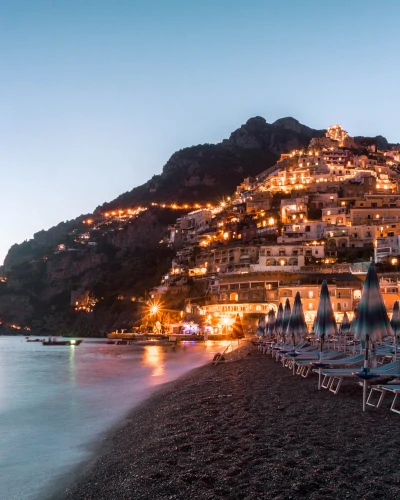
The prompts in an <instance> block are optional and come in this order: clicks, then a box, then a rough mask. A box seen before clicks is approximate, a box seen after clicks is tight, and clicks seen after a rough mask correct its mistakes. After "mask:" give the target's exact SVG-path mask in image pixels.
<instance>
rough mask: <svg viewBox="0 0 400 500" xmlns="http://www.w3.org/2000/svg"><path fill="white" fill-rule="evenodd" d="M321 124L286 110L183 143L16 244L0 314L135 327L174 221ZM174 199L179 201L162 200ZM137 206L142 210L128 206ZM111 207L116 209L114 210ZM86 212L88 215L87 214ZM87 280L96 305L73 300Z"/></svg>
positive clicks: (44, 325)
mask: <svg viewBox="0 0 400 500" xmlns="http://www.w3.org/2000/svg"><path fill="white" fill-rule="evenodd" d="M324 133H325V131H324V130H314V129H312V128H310V127H307V126H305V125H302V124H301V123H299V122H298V121H297V120H295V119H294V118H290V117H289V118H282V119H280V120H277V121H276V122H274V123H267V122H266V120H265V119H264V118H262V117H259V116H257V117H254V118H250V119H249V120H248V121H247V122H246V123H245V124H243V125H242V126H240V127H239V128H238V129H237V130H235V131H234V132H232V133H231V134H230V136H229V138H227V139H225V140H223V141H222V142H221V143H219V144H203V145H197V146H192V147H188V148H184V149H182V150H180V151H177V152H176V153H174V154H173V155H172V156H171V158H170V159H169V160H168V161H167V163H166V164H165V165H164V167H163V168H162V172H161V173H160V174H159V175H154V176H153V177H152V178H151V179H150V180H149V181H148V182H146V183H145V184H143V185H141V186H138V187H135V188H133V189H132V190H130V191H128V192H126V193H124V194H121V195H120V196H119V197H118V198H116V199H115V200H113V201H111V202H107V203H104V204H103V205H101V206H99V207H97V208H96V210H95V211H94V213H93V214H92V215H90V216H88V215H86V216H80V217H78V218H76V219H73V220H71V221H68V222H61V223H60V224H58V225H57V226H55V227H54V228H51V229H49V230H47V231H40V232H39V233H36V234H35V235H34V237H33V239H31V240H28V241H25V242H23V243H22V244H19V245H18V244H15V245H13V246H12V247H11V248H10V250H9V252H8V254H7V257H6V259H5V263H4V270H3V274H4V276H3V277H2V278H3V279H2V280H0V319H1V320H2V322H3V324H4V325H7V324H8V325H9V324H12V323H14V324H17V325H19V326H26V327H29V328H32V329H33V331H36V332H38V333H39V332H44V333H46V332H52V333H58V332H74V333H75V334H80V335H99V334H100V333H101V334H104V333H106V332H107V331H110V330H111V329H114V328H129V327H131V326H132V324H133V323H134V321H135V319H137V317H138V315H139V314H140V312H141V310H142V307H143V305H142V302H140V300H139V299H140V297H141V296H143V294H144V293H145V290H149V289H150V288H151V287H152V286H154V285H156V284H158V283H159V282H160V278H161V276H162V275H163V273H165V272H166V271H167V269H168V268H169V266H170V262H171V258H172V256H173V251H172V250H171V249H170V248H168V247H167V246H166V245H165V244H164V243H163V238H164V237H165V234H166V231H167V227H168V225H169V224H172V223H173V222H174V221H175V219H176V217H178V216H179V215H180V214H184V213H187V212H188V211H190V209H189V206H192V207H193V205H194V204H195V203H202V204H204V203H208V202H214V201H217V200H220V199H221V198H222V197H224V196H227V195H230V194H231V193H232V192H234V191H235V188H236V186H237V185H239V184H240V183H241V182H242V181H243V178H246V177H249V176H255V175H257V174H259V173H260V172H263V171H265V170H266V169H268V168H269V167H271V166H272V165H274V164H275V163H276V161H277V159H278V158H279V155H280V154H281V153H284V152H287V151H290V150H291V149H294V148H295V149H298V148H303V147H306V146H307V145H308V143H309V141H310V139H311V138H312V137H321V136H323V135H324ZM175 203H176V204H177V205H180V207H181V209H180V210H176V209H175V208H176V207H173V208H169V209H168V208H165V209H163V208H161V206H160V205H161V204H166V205H168V204H175ZM157 204H158V206H156V205H157ZM185 204H187V205H188V208H185V207H184V205H185ZM138 206H142V207H143V208H145V209H146V210H143V211H138V212H135V211H133V212H131V211H129V212H128V211H127V209H135V207H138ZM124 210H125V212H123V211H124ZM119 211H121V212H119ZM105 212H111V213H114V214H115V215H113V218H112V220H111V219H106V218H105V216H104V215H103V214H104V213H105ZM120 213H121V214H122V215H121V216H119V215H118V214H120ZM88 218H92V219H93V223H92V225H89V226H88V225H87V224H85V221H87V219H88ZM87 238H89V239H87ZM59 245H62V249H60V248H61V247H60V248H58V246H59ZM81 289H82V290H85V291H87V293H88V294H90V301H89V302H90V304H91V305H90V307H89V309H90V310H92V311H93V312H91V313H90V314H86V313H81V312H77V311H75V308H74V304H73V305H72V306H71V292H74V291H78V290H81ZM0 326H1V325H0Z"/></svg>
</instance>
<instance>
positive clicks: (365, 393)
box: [363, 335, 369, 412]
mask: <svg viewBox="0 0 400 500" xmlns="http://www.w3.org/2000/svg"><path fill="white" fill-rule="evenodd" d="M368 344H369V335H367V338H366V340H365V356H364V372H367V371H368ZM366 408H367V380H366V379H364V383H363V412H364V411H365V410H366Z"/></svg>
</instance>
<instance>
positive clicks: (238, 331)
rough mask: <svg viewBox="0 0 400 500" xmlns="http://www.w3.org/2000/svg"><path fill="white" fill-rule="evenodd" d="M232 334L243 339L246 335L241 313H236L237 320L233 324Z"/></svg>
mask: <svg viewBox="0 0 400 500" xmlns="http://www.w3.org/2000/svg"><path fill="white" fill-rule="evenodd" d="M232 336H233V338H234V339H237V340H239V339H242V338H243V337H244V332H243V326H242V320H241V319H240V316H239V314H236V318H235V322H234V323H233V325H232Z"/></svg>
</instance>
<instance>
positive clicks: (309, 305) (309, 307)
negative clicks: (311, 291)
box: [308, 302, 313, 311]
mask: <svg viewBox="0 0 400 500" xmlns="http://www.w3.org/2000/svg"><path fill="white" fill-rule="evenodd" d="M308 309H310V311H311V310H312V309H313V305H312V302H310V303H309V304H308Z"/></svg>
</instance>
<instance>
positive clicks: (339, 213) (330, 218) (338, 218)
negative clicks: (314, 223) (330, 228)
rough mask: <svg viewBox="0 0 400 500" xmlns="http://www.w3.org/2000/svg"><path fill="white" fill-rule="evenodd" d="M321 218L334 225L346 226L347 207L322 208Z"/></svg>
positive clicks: (347, 219) (347, 220) (348, 220)
mask: <svg viewBox="0 0 400 500" xmlns="http://www.w3.org/2000/svg"><path fill="white" fill-rule="evenodd" d="M322 220H323V221H324V222H327V223H328V224H333V225H335V226H346V224H347V222H350V217H348V216H347V207H329V208H323V209H322Z"/></svg>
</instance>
